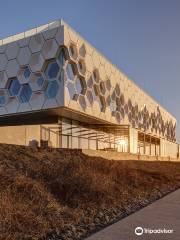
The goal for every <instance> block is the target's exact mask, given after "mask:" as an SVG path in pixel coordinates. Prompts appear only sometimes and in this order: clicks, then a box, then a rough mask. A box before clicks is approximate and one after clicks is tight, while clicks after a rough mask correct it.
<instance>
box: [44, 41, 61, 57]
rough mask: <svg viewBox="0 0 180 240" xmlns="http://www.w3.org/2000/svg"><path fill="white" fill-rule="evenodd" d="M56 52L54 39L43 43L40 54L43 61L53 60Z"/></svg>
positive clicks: (56, 46)
mask: <svg viewBox="0 0 180 240" xmlns="http://www.w3.org/2000/svg"><path fill="white" fill-rule="evenodd" d="M57 51H58V45H57V43H56V41H55V40H54V39H49V40H47V41H45V43H44V45H43V48H42V54H43V57H44V58H45V59H50V58H54V57H55V56H56V53H57Z"/></svg>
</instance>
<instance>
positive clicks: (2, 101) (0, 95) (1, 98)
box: [0, 89, 8, 106]
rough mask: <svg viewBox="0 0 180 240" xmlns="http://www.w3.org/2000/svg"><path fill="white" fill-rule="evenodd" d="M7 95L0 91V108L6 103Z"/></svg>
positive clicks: (3, 90) (4, 91)
mask: <svg viewBox="0 0 180 240" xmlns="http://www.w3.org/2000/svg"><path fill="white" fill-rule="evenodd" d="M7 100H8V95H7V91H6V90H5V89H0V106H4V105H5V104H6V103H7Z"/></svg>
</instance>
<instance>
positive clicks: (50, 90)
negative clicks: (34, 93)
mask: <svg viewBox="0 0 180 240" xmlns="http://www.w3.org/2000/svg"><path fill="white" fill-rule="evenodd" d="M58 90H59V84H58V83H57V81H52V82H50V83H49V84H48V86H47V89H46V92H45V93H46V96H47V98H54V97H56V95H57V93H58Z"/></svg>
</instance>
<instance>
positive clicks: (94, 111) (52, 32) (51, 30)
mask: <svg viewBox="0 0 180 240" xmlns="http://www.w3.org/2000/svg"><path fill="white" fill-rule="evenodd" d="M0 126H1V127H0V142H4V143H15V144H21V145H29V144H32V143H34V142H35V141H37V143H38V144H39V145H45V144H48V145H51V146H53V147H60V148H61V147H62V148H82V149H106V150H117V151H120V152H131V153H141V154H147V155H161V156H176V154H177V144H176V138H175V131H176V119H175V118H174V117H173V116H172V115H171V114H170V113H169V112H168V111H166V110H165V109H164V108H163V107H162V106H160V105H159V104H158V103H157V102H156V101H155V100H154V99H152V98H151V97H150V96H149V95H148V94H147V93H145V92H144V91H143V90H142V89H140V88H139V87H138V86H137V85H136V84H135V83H134V82H133V81H131V80H130V79H129V78H128V77H127V76H126V75H125V74H123V73H122V72H121V71H120V70H119V69H117V67H115V66H114V65H113V64H112V63H110V62H109V61H108V60H107V59H106V58H105V57H104V56H103V55H102V54H100V53H99V52H98V51H97V50H96V49H95V48H94V47H92V46H91V45H90V44H89V43H88V42H86V41H85V40H84V39H83V38H82V37H81V36H80V35H79V34H77V33H76V32H75V31H74V30H73V29H72V28H71V27H70V26H69V25H67V24H66V23H65V22H64V21H62V20H60V21H55V22H52V23H49V24H46V25H43V26H40V27H37V28H34V29H31V30H29V31H26V32H23V33H20V34H17V35H15V36H11V37H8V38H6V39H3V40H0Z"/></svg>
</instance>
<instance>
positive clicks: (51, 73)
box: [45, 60, 59, 79]
mask: <svg viewBox="0 0 180 240" xmlns="http://www.w3.org/2000/svg"><path fill="white" fill-rule="evenodd" d="M58 72H59V65H58V64H57V62H56V60H53V61H51V62H49V63H48V65H47V68H46V70H45V74H46V76H47V78H49V79H54V78H56V77H57V75H58Z"/></svg>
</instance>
